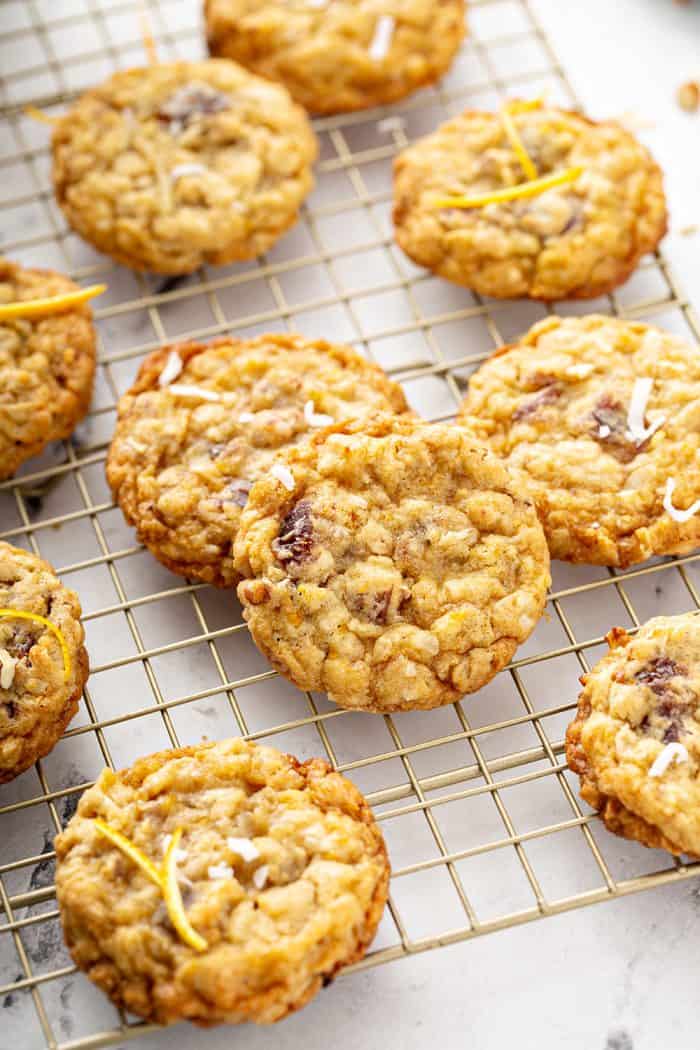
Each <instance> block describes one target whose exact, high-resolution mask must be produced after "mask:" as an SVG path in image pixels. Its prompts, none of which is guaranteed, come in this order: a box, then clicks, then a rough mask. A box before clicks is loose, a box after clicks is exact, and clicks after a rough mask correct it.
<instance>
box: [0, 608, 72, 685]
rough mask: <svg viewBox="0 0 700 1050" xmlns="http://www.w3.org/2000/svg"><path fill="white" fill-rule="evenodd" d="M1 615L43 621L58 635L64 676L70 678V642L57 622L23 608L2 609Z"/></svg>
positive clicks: (4, 617)
mask: <svg viewBox="0 0 700 1050" xmlns="http://www.w3.org/2000/svg"><path fill="white" fill-rule="evenodd" d="M0 617H2V618H3V619H7V618H10V619H13V620H34V621H35V622H36V623H41V624H43V625H44V627H48V629H49V630H50V631H52V632H53V634H54V635H55V636H56V638H57V639H58V644H59V645H60V646H61V653H62V655H63V673H64V676H65V678H66V679H68V678H70V669H71V664H70V653H69V651H68V643H67V641H66V639H65V637H64V634H63V631H61V630H60V628H58V627H57V626H56V624H55V623H52V622H51V620H49V619H47V618H46V616H39V613H32V612H25V611H24V610H23V609H0Z"/></svg>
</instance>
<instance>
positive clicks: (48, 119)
mask: <svg viewBox="0 0 700 1050" xmlns="http://www.w3.org/2000/svg"><path fill="white" fill-rule="evenodd" d="M24 115H25V116H26V117H31V119H32V120H38V121H39V123H40V124H50V125H51V126H52V127H53V125H54V124H58V122H59V120H60V119H61V118H60V117H58V116H56V117H52V116H50V115H49V114H48V113H44V111H43V109H39V108H38V107H37V106H25V107H24Z"/></svg>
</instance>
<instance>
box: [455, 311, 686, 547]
mask: <svg viewBox="0 0 700 1050" xmlns="http://www.w3.org/2000/svg"><path fill="white" fill-rule="evenodd" d="M459 422H460V423H462V424H464V425H465V426H467V427H468V428H469V429H470V430H471V431H472V432H473V433H474V434H476V435H477V436H478V437H479V438H480V439H481V440H482V441H485V442H486V443H487V444H488V445H489V447H490V448H491V449H492V451H493V452H495V453H496V454H497V455H499V456H501V457H502V458H503V459H504V460H505V462H506V464H507V465H508V466H509V467H510V468H511V469H512V470H513V471H514V472H515V473H517V474H518V475H519V477H520V479H521V483H522V485H523V486H524V487H525V488H526V489H527V491H528V493H529V494H530V496H531V497H532V499H534V501H535V503H536V505H537V509H538V512H539V515H540V518H541V521H542V524H543V525H544V530H545V534H546V536H547V541H548V543H549V549H550V553H551V555H552V557H553V558H561V559H563V560H565V561H574V562H587V563H589V564H596V565H616V566H622V567H625V566H628V565H633V564H635V563H636V562H640V561H644V560H645V559H646V558H649V557H651V556H652V555H655V554H684V553H687V552H688V551H691V550H693V549H694V548H695V547H697V546H698V545H700V513H698V512H699V511H700V504H698V505H697V506H696V505H695V501H696V500H698V499H700V348H698V347H697V346H691V345H690V344H688V343H686V342H684V341H683V340H682V339H679V338H677V337H676V336H673V335H671V334H670V333H669V332H663V331H661V330H660V329H658V328H652V327H650V326H647V325H644V324H637V323H633V322H631V321H620V320H617V319H615V318H612V317H600V316H597V315H591V316H589V317H568V318H559V317H549V318H547V319H546V320H544V321H541V322H540V323H539V324H536V325H535V326H534V327H533V328H532V329H530V331H529V332H528V333H527V335H525V336H524V337H523V338H522V339H521V341H520V342H519V343H516V344H514V345H513V346H506V347H503V348H502V349H501V350H499V351H498V352H497V353H496V354H495V355H494V356H493V357H492V358H490V360H488V361H487V362H486V363H485V364H484V365H482V367H481V368H480V369H479V370H478V371H477V372H476V373H475V374H474V375H473V376H471V378H470V381H469V389H468V392H467V396H466V398H465V400H464V403H463V405H462V410H461V413H460V416H459Z"/></svg>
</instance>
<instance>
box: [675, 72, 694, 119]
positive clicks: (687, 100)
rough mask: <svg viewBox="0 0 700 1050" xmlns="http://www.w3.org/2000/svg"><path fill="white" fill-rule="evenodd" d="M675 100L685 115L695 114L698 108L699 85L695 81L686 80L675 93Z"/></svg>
mask: <svg viewBox="0 0 700 1050" xmlns="http://www.w3.org/2000/svg"><path fill="white" fill-rule="evenodd" d="M676 100H677V102H678V105H679V106H680V107H681V109H684V110H685V111H686V113H695V112H696V111H697V109H698V107H699V106H700V84H699V83H698V82H697V80H686V81H685V83H684V84H681V86H680V87H679V88H678V91H677V92H676Z"/></svg>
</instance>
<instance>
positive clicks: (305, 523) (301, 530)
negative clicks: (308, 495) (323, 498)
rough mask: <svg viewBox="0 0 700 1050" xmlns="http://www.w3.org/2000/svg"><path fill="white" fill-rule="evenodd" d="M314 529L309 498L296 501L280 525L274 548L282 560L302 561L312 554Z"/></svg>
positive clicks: (273, 544) (273, 542) (273, 543)
mask: <svg viewBox="0 0 700 1050" xmlns="http://www.w3.org/2000/svg"><path fill="white" fill-rule="evenodd" d="M313 545H314V530H313V522H312V520H311V504H310V502H309V501H308V500H301V501H300V502H299V503H296V504H295V505H294V506H293V507H292V509H291V510H290V512H289V514H288V515H287V516H286V518H285V519H284V520H283V521H282V524H281V525H280V528H279V532H278V534H277V539H276V540H273V541H272V550H273V551H274V553H275V554H276V555H277V557H278V558H279V560H280V561H282V562H287V561H288V562H302V561H306V559H307V558H309V557H310V556H311V551H312V549H313Z"/></svg>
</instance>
